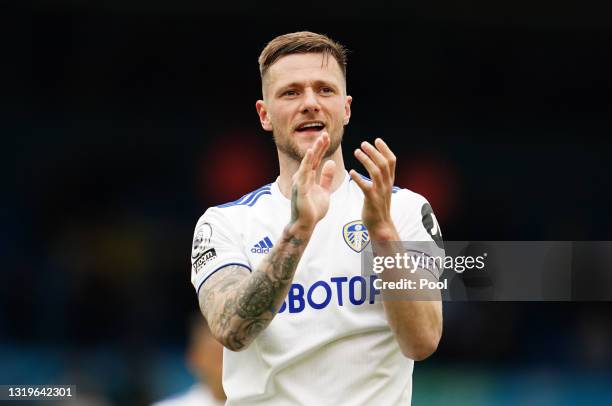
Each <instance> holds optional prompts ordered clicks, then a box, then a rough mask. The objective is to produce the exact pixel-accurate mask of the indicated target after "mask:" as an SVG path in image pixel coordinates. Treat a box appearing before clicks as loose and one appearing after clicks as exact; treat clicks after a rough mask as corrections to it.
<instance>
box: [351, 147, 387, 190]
mask: <svg viewBox="0 0 612 406" xmlns="http://www.w3.org/2000/svg"><path fill="white" fill-rule="evenodd" d="M355 158H357V159H358V160H359V162H361V164H362V165H363V166H364V167H365V168H366V170H367V171H368V173H369V174H370V177H371V178H372V181H374V182H380V181H381V180H382V174H381V170H380V168H378V166H377V165H376V164H375V163H374V161H373V160H372V159H371V158H370V157H369V156H368V155H367V154H366V153H365V152H363V150H361V149H356V150H355Z"/></svg>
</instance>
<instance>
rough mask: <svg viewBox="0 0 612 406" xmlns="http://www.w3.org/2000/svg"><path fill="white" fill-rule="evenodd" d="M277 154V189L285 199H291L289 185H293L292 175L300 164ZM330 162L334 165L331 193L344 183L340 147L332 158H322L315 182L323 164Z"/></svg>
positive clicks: (281, 154)
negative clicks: (278, 170)
mask: <svg viewBox="0 0 612 406" xmlns="http://www.w3.org/2000/svg"><path fill="white" fill-rule="evenodd" d="M277 152H278V162H279V167H280V176H279V177H278V188H279V189H280V191H281V193H282V194H283V196H285V197H286V198H287V199H291V185H292V183H293V180H292V179H293V175H294V174H295V173H296V172H297V170H298V168H299V167H300V162H298V161H296V160H294V159H291V158H289V157H288V156H287V155H285V154H284V153H282V152H281V151H277ZM330 159H331V160H332V161H334V162H335V163H336V169H335V171H334V181H333V182H332V192H334V191H336V190H337V189H338V188H339V187H340V185H342V182H344V172H345V169H344V159H343V158H342V146H340V147H338V149H337V150H336V152H334V153H333V154H332V156H330V157H328V158H324V159H323V160H322V161H321V165H320V166H319V168H317V180H316V181H317V182H319V178H320V177H321V169H322V168H323V164H324V163H325V162H326V161H328V160H330Z"/></svg>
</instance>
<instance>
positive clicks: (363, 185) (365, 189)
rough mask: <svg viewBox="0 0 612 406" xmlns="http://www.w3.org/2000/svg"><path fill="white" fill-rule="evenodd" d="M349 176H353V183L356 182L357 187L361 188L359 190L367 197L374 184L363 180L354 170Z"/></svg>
mask: <svg viewBox="0 0 612 406" xmlns="http://www.w3.org/2000/svg"><path fill="white" fill-rule="evenodd" d="M349 175H351V179H353V182H355V183H356V184H357V186H359V189H361V191H362V192H363V194H364V195H366V196H367V195H368V194H369V193H370V191H371V190H372V184H371V183H370V182H368V181H367V180H365V179H363V178H362V177H361V175H359V174H358V173H357V172H356V171H355V170H354V169H351V171H350V172H349Z"/></svg>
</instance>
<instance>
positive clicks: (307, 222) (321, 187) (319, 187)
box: [289, 131, 336, 232]
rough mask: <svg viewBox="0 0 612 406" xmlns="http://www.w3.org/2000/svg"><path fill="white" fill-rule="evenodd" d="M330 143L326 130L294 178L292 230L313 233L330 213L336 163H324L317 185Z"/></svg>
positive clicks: (292, 187)
mask: <svg viewBox="0 0 612 406" xmlns="http://www.w3.org/2000/svg"><path fill="white" fill-rule="evenodd" d="M329 143H330V140H329V134H328V133H327V132H326V131H324V132H323V133H322V134H321V136H320V137H319V138H318V139H317V140H316V141H315V144H314V145H313V147H312V148H309V149H308V151H306V154H305V155H304V158H303V159H302V162H301V163H300V167H299V168H298V171H297V172H296V173H295V174H294V175H293V184H292V186H291V222H290V223H289V226H290V227H291V228H294V227H296V228H297V230H300V231H306V232H312V230H314V227H315V226H316V225H317V223H318V222H319V221H320V220H321V219H322V218H323V217H325V214H327V210H328V209H329V198H330V195H331V192H332V190H331V186H332V181H333V180H334V170H335V168H336V164H335V162H334V161H332V160H329V161H327V162H325V164H324V165H323V168H322V169H321V177H320V179H319V181H318V182H317V171H318V169H319V166H320V165H321V160H322V159H323V156H324V155H325V151H327V148H329ZM297 230H296V231H297Z"/></svg>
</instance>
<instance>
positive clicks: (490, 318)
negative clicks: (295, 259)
mask: <svg viewBox="0 0 612 406" xmlns="http://www.w3.org/2000/svg"><path fill="white" fill-rule="evenodd" d="M287 7H290V8H287ZM606 11H609V10H604V9H603V8H599V7H596V6H595V5H592V4H590V3H582V4H581V6H577V5H574V4H573V3H568V2H553V1H540V2H538V3H537V4H533V3H530V2H526V1H524V2H521V1H519V2H516V1H513V2H509V1H503V2H501V3H500V2H495V3H490V2H484V1H474V2H467V3H456V2H451V1H437V2H433V3H432V2H427V3H425V2H395V1H389V2H383V3H380V2H379V3H375V4H374V3H371V2H359V1H351V2H348V1H342V2H338V3H334V4H333V5H327V4H326V5H323V3H314V2H312V3H299V4H298V3H295V4H291V5H290V6H287V5H285V6H284V7H282V6H278V7H277V6H275V5H273V3H270V4H267V5H263V4H261V5H256V4H255V3H253V4H251V3H248V2H241V1H237V2H231V3H227V4H225V3H224V4H221V3H213V4H210V3H206V2H200V1H195V0H193V1H190V0H180V1H179V0H175V1H173V2H163V1H147V2H145V1H139V0H123V1H118V0H116V1H105V2H101V1H90V2H86V3H83V2H75V1H68V0H65V1H55V2H50V1H31V2H29V3H28V4H27V5H25V4H22V3H20V2H15V4H13V5H8V7H7V8H6V9H5V11H3V13H2V14H1V15H0V26H2V27H3V29H4V30H5V31H6V33H5V35H4V40H5V41H4V42H5V44H4V45H3V51H4V55H3V63H2V66H1V67H0V73H2V78H3V82H4V83H3V88H2V91H1V92H0V105H1V107H2V108H1V109H0V131H1V133H2V134H3V136H4V142H3V145H4V148H3V149H2V153H3V157H4V159H3V161H4V162H6V163H7V164H8V171H7V172H6V173H7V174H8V176H7V179H6V180H7V182H6V183H5V184H6V185H8V189H7V190H6V191H5V192H4V194H3V210H2V220H3V229H4V232H3V233H2V234H1V237H0V238H1V239H2V240H1V244H0V246H1V247H2V248H1V250H2V251H1V252H2V258H3V262H4V266H3V271H2V272H3V274H2V281H3V282H2V284H1V285H0V384H36V383H39V384H45V383H69V384H76V385H78V391H79V395H81V394H83V397H82V398H81V399H80V404H115V405H140V404H147V403H148V402H150V401H152V400H154V399H159V398H160V397H163V396H166V395H168V394H171V393H174V392H177V391H180V390H183V389H185V388H187V387H188V386H189V385H190V384H191V382H192V380H193V378H192V377H191V376H190V374H189V373H188V371H187V370H186V367H185V366H184V347H185V340H186V334H187V320H188V319H189V317H190V315H191V314H192V313H193V312H194V311H196V310H197V301H196V297H195V294H194V291H193V288H192V287H191V285H190V281H189V269H190V266H189V252H190V245H191V238H192V232H193V227H194V226H195V222H196V220H197V219H198V217H199V216H200V215H201V214H202V213H203V212H204V210H205V209H206V208H207V207H208V206H210V205H217V204H220V203H223V202H227V201H231V200H234V199H236V198H238V197H240V196H242V195H244V194H245V193H247V192H249V191H251V190H253V189H256V188H257V187H258V186H260V185H262V184H265V183H270V182H272V181H274V179H275V177H276V171H277V164H276V151H275V148H274V144H273V142H272V140H271V137H270V135H269V134H267V133H265V132H263V131H262V130H261V129H260V126H259V122H258V119H257V116H256V114H255V108H254V104H255V100H256V99H257V98H259V97H260V93H261V90H260V82H259V72H258V67H257V57H258V55H259V52H260V51H261V49H262V48H263V46H264V45H265V44H266V43H267V41H269V40H270V39H272V38H273V37H274V36H276V35H279V34H282V33H286V32H290V31H297V30H302V29H308V30H312V31H317V32H322V33H326V34H328V35H330V36H331V37H332V38H335V39H337V40H338V41H340V42H341V43H343V44H345V45H346V46H347V47H348V48H349V50H350V51H351V52H350V53H349V65H348V88H349V93H350V94H351V95H352V96H353V98H354V102H353V117H352V120H351V124H350V125H349V126H348V128H347V131H346V133H345V140H344V143H343V144H344V150H345V151H350V150H352V149H354V148H355V147H356V146H357V145H358V144H359V143H360V142H361V141H362V140H364V139H367V140H372V139H374V138H375V137H378V136H381V137H383V138H384V139H385V140H387V141H388V143H389V144H390V145H391V146H392V148H393V149H394V151H395V152H396V155H397V156H398V157H399V163H398V173H397V184H398V185H399V186H402V187H407V188H410V189H412V190H414V191H417V192H419V193H421V194H423V195H424V196H425V197H427V198H428V199H429V201H430V202H431V203H432V206H433V208H434V210H435V211H436V215H437V218H438V219H439V221H440V223H441V226H442V228H443V231H444V237H445V239H447V240H611V239H612V235H611V234H612V229H611V223H610V216H609V208H610V207H611V206H612V204H611V203H612V202H611V197H612V193H611V192H610V190H612V188H611V185H610V183H611V182H610V172H611V169H612V165H611V164H610V147H611V146H612V142H611V141H610V140H609V139H608V138H606V136H608V135H609V134H610V130H611V129H612V125H611V120H610V118H611V117H610V112H611V109H610V108H611V105H610V90H611V89H610V87H611V86H610V72H611V71H612V60H611V59H612V58H611V54H610V43H611V40H612V29H611V28H610V25H609V21H608V20H607V18H606V16H607V15H609V13H606ZM345 156H346V160H347V162H346V163H347V167H348V168H356V169H358V170H359V166H358V164H357V162H355V160H354V159H352V156H351V154H347V153H345ZM588 271H589V270H588V269H584V272H585V273H588ZM611 310H612V306H611V305H610V303H607V302H572V303H447V304H446V305H445V326H444V335H443V339H442V342H441V344H440V348H439V349H438V351H437V353H436V354H435V355H434V356H433V357H431V358H430V359H428V360H427V361H425V362H422V363H417V365H416V368H415V374H414V404H415V405H420V404H441V405H442V404H443V405H446V404H470V405H480V404H482V405H489V404H499V405H505V404H513V405H514V404H530V405H557V404H568V405H569V404H611V403H612V389H610V386H609V382H611V381H612V347H611V343H612V312H611ZM85 395H87V396H88V397H89V399H90V400H89V402H91V403H87V401H86V399H85ZM96 401H97V402H99V403H95V402H96ZM100 402H101V403H100Z"/></svg>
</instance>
